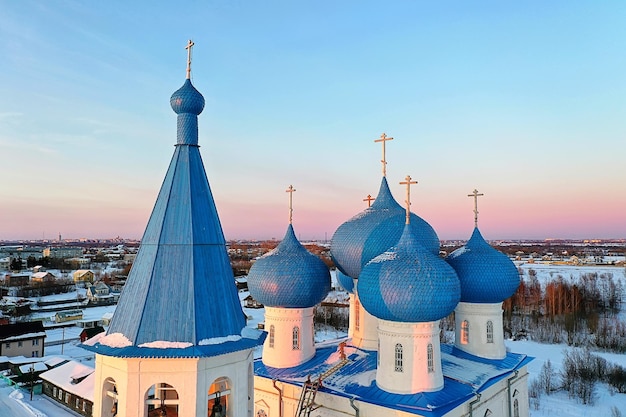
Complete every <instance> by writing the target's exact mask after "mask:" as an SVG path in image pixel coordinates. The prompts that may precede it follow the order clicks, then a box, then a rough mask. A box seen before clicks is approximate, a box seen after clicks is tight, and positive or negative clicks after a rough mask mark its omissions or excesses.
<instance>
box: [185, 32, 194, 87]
mask: <svg viewBox="0 0 626 417" xmlns="http://www.w3.org/2000/svg"><path fill="white" fill-rule="evenodd" d="M194 45H195V44H194V43H193V41H192V40H191V39H189V42H187V46H185V49H186V50H187V79H188V80H190V79H191V48H192V47H193V46H194Z"/></svg>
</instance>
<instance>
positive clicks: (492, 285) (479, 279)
mask: <svg viewBox="0 0 626 417" xmlns="http://www.w3.org/2000/svg"><path fill="white" fill-rule="evenodd" d="M446 261H447V262H448V263H449V264H450V265H451V266H452V267H453V268H454V270H455V271H456V273H457V274H458V276H459V280H460V281H461V301H463V302H467V303H499V302H502V301H504V300H506V299H507V298H509V297H510V296H512V295H513V294H514V293H515V291H516V290H517V287H518V286H519V282H520V280H519V273H518V271H517V268H516V267H515V264H513V261H511V260H510V259H509V257H508V256H506V255H505V254H503V253H502V252H499V251H497V250H496V249H494V248H493V247H491V245H489V244H488V243H487V242H486V241H485V239H483V237H482V235H481V234H480V232H479V231H478V228H474V232H473V233H472V237H471V238H470V240H468V241H467V243H466V244H465V246H462V247H460V248H459V249H457V250H455V251H454V252H452V253H451V254H450V255H448V256H447V257H446Z"/></svg>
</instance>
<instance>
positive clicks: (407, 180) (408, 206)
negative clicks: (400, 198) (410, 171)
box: [400, 175, 417, 224]
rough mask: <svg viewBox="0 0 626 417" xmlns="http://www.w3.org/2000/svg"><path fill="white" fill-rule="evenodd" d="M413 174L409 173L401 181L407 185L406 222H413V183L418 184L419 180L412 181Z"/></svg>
mask: <svg viewBox="0 0 626 417" xmlns="http://www.w3.org/2000/svg"><path fill="white" fill-rule="evenodd" d="M411 179H412V178H411V176H410V175H407V176H406V178H405V179H404V181H400V185H406V200H405V201H404V203H405V204H406V224H409V223H411V185H412V184H417V181H411Z"/></svg>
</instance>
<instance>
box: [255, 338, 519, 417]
mask: <svg viewBox="0 0 626 417" xmlns="http://www.w3.org/2000/svg"><path fill="white" fill-rule="evenodd" d="M441 351H442V352H441V362H442V370H443V374H444V388H443V389H441V390H439V391H436V392H421V393H416V394H403V395H401V394H392V393H389V392H386V391H384V390H382V389H380V388H378V386H377V385H376V383H375V378H376V361H377V352H375V351H366V350H362V349H359V348H356V347H354V346H349V345H348V346H346V347H345V348H344V352H345V354H346V355H347V357H348V359H349V362H348V363H347V364H346V365H345V366H343V367H342V368H340V369H339V370H338V371H336V372H335V373H333V374H332V375H330V376H328V377H327V378H326V379H324V384H323V387H322V388H320V391H323V392H328V393H332V394H334V395H337V396H340V397H347V398H356V399H359V400H360V401H363V402H368V403H371V404H377V405H381V406H384V407H388V408H391V409H394V410H401V411H405V412H409V413H412V414H416V413H419V414H420V415H427V416H436V417H438V416H443V415H445V414H446V413H448V412H449V411H450V410H452V409H454V408H455V407H457V406H458V405H459V404H462V403H463V402H465V401H467V400H468V399H470V398H472V397H473V396H475V394H476V393H478V392H481V391H483V390H484V389H486V388H487V387H489V386H490V385H491V384H492V383H494V382H495V381H498V380H501V379H502V378H505V377H506V376H508V375H510V374H511V372H513V371H515V370H516V369H519V368H521V367H523V366H525V365H526V364H527V363H528V362H529V361H530V360H531V358H529V357H527V356H526V355H521V354H515V353H507V356H506V357H505V358H504V359H502V360H489V359H483V358H479V357H477V356H473V355H470V354H467V353H465V352H462V351H460V350H459V349H456V348H455V347H454V346H451V345H441ZM339 359H340V355H339V352H338V347H337V341H335V343H334V344H325V343H324V344H318V345H317V352H316V354H315V356H314V357H313V358H311V359H310V360H309V361H307V362H305V363H303V364H302V365H299V366H296V367H292V368H285V369H279V368H271V367H266V366H265V365H264V364H263V362H262V361H261V360H260V359H255V361H254V373H255V375H257V376H260V377H264V378H269V379H278V380H280V381H283V382H285V383H288V384H292V385H295V386H301V385H302V384H303V382H304V381H305V380H306V379H307V378H308V377H309V376H311V377H314V376H317V375H321V374H322V373H324V372H325V371H327V370H328V369H330V368H331V367H332V366H334V365H335V364H336V363H338V361H339Z"/></svg>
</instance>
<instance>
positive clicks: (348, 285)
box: [335, 269, 354, 294]
mask: <svg viewBox="0 0 626 417" xmlns="http://www.w3.org/2000/svg"><path fill="white" fill-rule="evenodd" d="M335 274H336V275H337V281H338V282H339V285H341V288H343V289H344V290H346V291H348V292H349V293H350V294H352V293H353V292H354V280H353V279H352V278H351V277H349V276H347V275H346V274H344V273H343V272H341V271H340V270H338V269H337V270H336V271H335Z"/></svg>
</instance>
